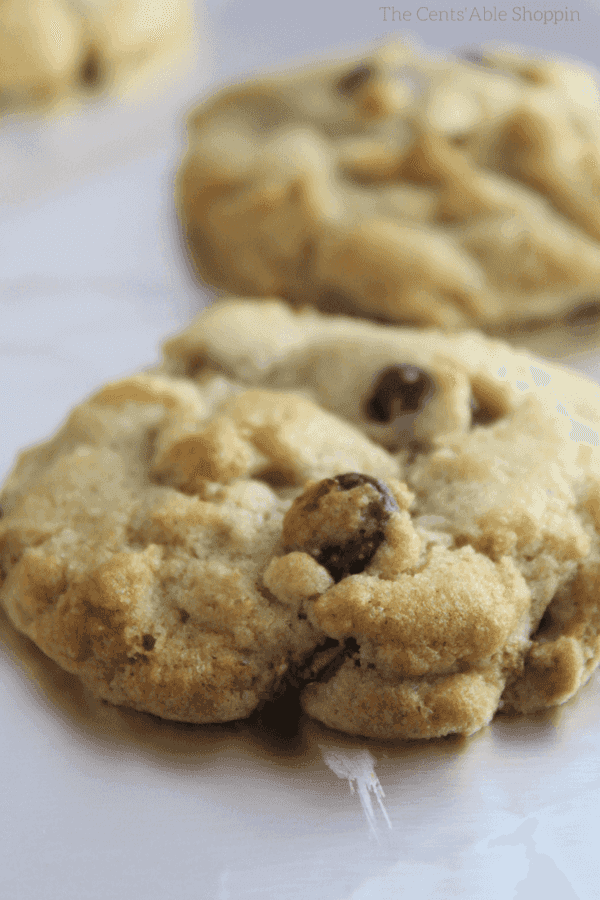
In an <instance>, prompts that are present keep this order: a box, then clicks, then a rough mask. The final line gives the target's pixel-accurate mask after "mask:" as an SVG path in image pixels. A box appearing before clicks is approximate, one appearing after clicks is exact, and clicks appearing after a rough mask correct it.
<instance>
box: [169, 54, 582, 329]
mask: <svg viewBox="0 0 600 900" xmlns="http://www.w3.org/2000/svg"><path fill="white" fill-rule="evenodd" d="M599 123H600V99H599V96H598V88H597V84H596V81H595V77H594V76H593V75H592V74H591V72H590V71H588V70H586V69H585V68H584V67H583V66H581V67H578V66H576V65H574V64H573V63H571V62H570V61H568V60H561V59H543V58H534V57H532V55H531V53H528V52H526V51H524V50H523V51H521V50H518V49H516V50H515V49H514V48H513V49H510V50H509V49H506V48H503V47H499V46H484V47H482V49H481V52H479V53H478V54H477V55H476V56H474V55H473V54H471V53H469V54H466V56H465V58H460V57H458V56H455V57H451V56H442V55H439V54H437V55H436V54H434V53H432V52H427V51H426V50H425V49H423V48H421V47H418V46H415V45H413V44H411V43H409V42H408V41H406V40H398V41H395V42H391V43H388V44H385V45H383V46H380V47H375V48H374V47H370V48H367V49H366V50H365V51H364V52H363V53H362V54H360V55H358V56H355V57H352V58H348V59H342V60H335V61H333V62H331V63H329V64H320V65H317V64H315V65H313V66H311V67H302V66H290V67H288V68H287V70H286V72H285V73H280V74H275V75H271V76H265V77H256V78H253V79H251V80H248V81H246V82H245V83H241V84H240V83H239V82H238V83H236V84H235V85H233V86H231V87H228V88H225V89H223V90H222V91H221V92H219V93H217V94H216V95H215V96H213V97H212V98H210V99H209V100H207V101H205V102H203V103H202V104H201V105H200V106H199V107H198V108H197V109H196V110H195V112H194V113H193V114H192V115H191V117H190V119H189V148H188V151H187V153H186V155H185V158H184V159H183V162H182V165H181V169H180V172H179V176H178V181H177V188H176V200H177V206H178V210H179V216H180V220H181V225H182V231H183V236H184V240H185V244H186V247H187V249H188V251H189V256H190V259H191V261H192V264H193V266H194V267H195V269H196V271H197V273H198V275H199V276H200V277H201V278H202V279H204V280H205V281H206V282H208V284H210V285H213V286H215V287H217V288H219V289H222V290H225V291H227V292H234V293H239V294H242V295H246V296H254V297H259V296H277V297H284V298H286V299H287V300H288V301H290V302H292V303H294V304H295V305H299V306H302V305H304V304H313V305H316V306H317V307H319V308H320V309H321V310H322V311H325V312H335V313H345V314H351V315H358V316H361V317H367V318H374V319H377V320H381V321H388V322H401V323H412V324H421V325H423V324H425V325H431V324H434V325H438V326H443V327H446V328H459V327H464V326H468V325H477V326H478V327H481V328H483V329H485V330H488V331H502V330H506V329H513V328H514V327H516V326H518V325H521V326H522V325H525V324H530V323H531V322H543V321H550V320H553V319H556V318H557V317H562V316H565V315H567V314H569V313H572V312H573V311H574V310H576V309H579V308H581V307H585V308H588V307H589V306H590V304H592V305H594V304H595V305H597V303H598V288H597V285H598V280H599V277H600V174H599V173H600V124H599Z"/></svg>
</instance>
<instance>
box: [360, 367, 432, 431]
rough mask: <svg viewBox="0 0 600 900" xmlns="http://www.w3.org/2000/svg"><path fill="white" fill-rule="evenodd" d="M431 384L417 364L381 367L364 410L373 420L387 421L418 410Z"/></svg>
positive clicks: (428, 377) (429, 378) (425, 373)
mask: <svg viewBox="0 0 600 900" xmlns="http://www.w3.org/2000/svg"><path fill="white" fill-rule="evenodd" d="M431 387H432V380H431V377H430V376H429V375H428V374H427V372H424V371H423V369H419V368H418V367H417V366H411V365H407V364H400V365H397V366H389V368H387V369H384V370H383V371H382V372H381V373H380V374H379V376H378V378H377V380H376V381H375V386H374V388H373V391H372V393H371V395H370V397H369V398H368V400H367V401H366V403H365V406H364V411H365V414H366V415H367V417H368V418H369V419H370V420H371V421H372V422H382V423H388V422H391V421H392V419H393V418H394V417H395V416H396V415H400V414H402V413H411V412H417V410H418V409H419V408H420V406H421V405H422V402H423V400H424V398H425V396H426V395H427V394H428V393H429V391H430V390H431Z"/></svg>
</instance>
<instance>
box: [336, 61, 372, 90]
mask: <svg viewBox="0 0 600 900" xmlns="http://www.w3.org/2000/svg"><path fill="white" fill-rule="evenodd" d="M373 74H374V72H373V69H372V68H371V67H370V66H367V65H364V63H363V64H362V65H360V66H357V67H356V68H355V69H352V71H351V72H348V74H347V75H344V76H343V77H342V78H340V80H339V81H338V83H337V89H338V91H339V92H340V94H354V93H355V92H356V91H357V90H358V89H359V88H361V87H362V86H363V85H364V84H366V83H367V81H368V80H369V79H370V78H372V76H373Z"/></svg>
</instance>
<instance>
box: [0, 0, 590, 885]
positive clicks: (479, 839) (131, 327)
mask: <svg viewBox="0 0 600 900" xmlns="http://www.w3.org/2000/svg"><path fill="white" fill-rule="evenodd" d="M207 5H208V22H207V24H206V28H207V31H208V33H210V35H211V41H210V47H208V46H206V47H205V48H203V54H204V55H203V62H202V63H201V64H199V65H198V68H197V69H196V70H195V72H196V74H195V76H194V78H195V81H194V80H193V79H192V78H190V79H188V80H187V81H186V82H185V83H183V84H179V85H178V86H177V87H175V88H174V89H173V90H172V91H171V92H169V93H166V94H165V95H164V96H163V98H162V100H161V101H160V102H159V103H157V104H154V105H151V104H147V105H146V106H144V104H143V103H139V104H138V105H131V104H130V105H127V104H121V105H120V106H118V107H117V108H115V107H109V108H103V107H102V106H98V107H95V108H94V109H89V110H86V111H82V112H80V113H79V114H73V115H72V116H70V117H69V118H68V120H64V121H59V122H52V121H49V122H46V123H43V122H40V121H38V120H21V121H12V122H9V123H5V124H4V125H3V126H0V203H1V204H2V205H1V206H0V289H1V293H0V317H1V319H0V321H1V329H0V385H1V387H2V390H1V392H0V434H1V440H0V478H2V479H3V478H4V476H5V474H6V473H7V471H8V469H9V467H10V466H11V464H12V462H13V460H14V457H15V454H16V453H17V452H18V450H19V449H20V448H21V447H23V446H25V445H28V444H31V443H33V442H36V441H39V440H41V439H44V438H45V437H46V436H48V434H49V433H50V432H51V431H53V430H54V429H55V428H56V426H57V425H58V424H59V422H60V421H61V420H62V418H64V416H65V415H66V413H67V412H68V410H69V409H70V408H71V407H72V406H73V404H74V403H76V402H77V401H79V400H81V399H82V398H83V397H84V396H86V395H87V394H88V393H89V392H90V391H92V390H93V389H95V388H96V387H97V386H98V385H99V384H100V383H102V382H104V381H106V380H108V379H112V378H115V377H118V376H120V375H124V374H126V373H128V372H132V371H135V370H136V369H139V368H140V367H143V366H147V365H151V364H152V363H153V362H154V361H155V360H156V359H157V348H158V344H159V341H160V340H161V339H162V338H163V337H164V336H165V334H166V333H169V332H172V331H174V330H176V329H178V328H179V327H181V326H182V325H184V324H185V323H186V322H187V321H189V319H190V318H191V316H192V315H193V314H194V313H195V312H196V311H197V310H198V309H200V308H201V307H202V305H203V304H204V303H206V302H208V296H207V295H206V294H203V293H202V292H201V291H200V290H199V289H198V288H197V287H195V286H194V285H193V283H192V281H191V279H190V278H189V276H188V273H187V269H186V266H185V263H184V261H183V257H182V254H181V252H180V249H179V245H178V240H177V232H176V227H175V220H174V213H173V208H172V177H173V171H174V168H175V165H176V161H177V159H178V156H179V153H180V152H181V146H182V140H183V126H182V122H183V110H184V108H185V107H186V106H187V105H188V104H189V101H190V99H191V97H193V96H194V95H195V94H196V93H197V92H200V91H201V90H206V89H207V88H208V86H209V85H210V84H213V83H215V82H218V81H220V80H221V79H222V78H224V77H226V76H228V75H232V74H235V73H238V72H241V71H243V70H245V69H248V68H250V67H251V66H254V65H262V64H264V65H270V64H272V63H276V62H282V61H284V60H285V59H287V58H288V57H291V56H293V55H294V53H305V52H307V51H310V50H318V51H321V50H324V49H325V48H326V47H328V46H330V45H336V46H341V45H344V44H349V43H354V44H358V43H360V42H361V41H364V40H365V39H368V38H370V37H376V36H379V35H382V34H385V33H389V23H383V21H380V18H378V16H379V17H381V13H380V12H379V8H378V4H374V5H372V6H371V5H370V4H367V3H366V2H362V0H361V2H360V3H359V4H356V3H354V4H350V3H347V2H344V3H342V2H341V0H336V2H335V3H333V4H331V3H330V4H327V8H326V9H325V8H324V6H325V5H324V4H322V3H316V2H313V0H307V2H304V3H302V4H292V5H289V6H288V5H285V4H281V3H279V4H275V3H270V2H268V0H264V2H255V0H229V2H223V0H219V2H217V0H208V3H207ZM397 8H399V7H397ZM419 8H421V7H419V6H418V4H414V5H413V6H411V7H409V6H408V5H405V6H402V9H407V10H408V9H410V10H412V12H413V20H414V19H415V16H416V11H417V9H419ZM441 8H442V7H440V6H436V7H434V6H430V7H428V9H441ZM444 8H446V7H444ZM449 8H450V7H448V9H449ZM461 8H462V7H461ZM490 8H491V7H490ZM496 8H497V9H500V7H499V6H497V7H496ZM506 8H507V9H509V13H510V10H512V6H511V7H510V8H509V7H506ZM534 8H537V7H533V6H532V7H531V9H534ZM540 8H541V7H540ZM569 8H570V9H575V7H569ZM471 9H472V8H471V7H470V8H469V10H471ZM478 9H479V11H480V13H481V14H482V15H483V6H482V7H478ZM578 10H579V12H580V17H581V20H582V21H581V27H579V26H577V28H573V29H572V28H570V27H568V26H567V25H562V26H559V25H556V26H547V27H546V28H544V27H543V26H540V25H535V26H533V25H532V26H531V27H529V26H527V27H526V26H524V25H522V23H516V24H515V23H509V24H506V25H502V26H501V25H500V23H495V24H494V23H487V24H486V23H483V24H481V23H478V22H477V20H476V19H475V20H474V21H473V22H471V23H464V22H463V23H457V25H456V26H454V25H453V26H452V28H450V27H448V26H446V27H445V28H444V30H443V31H442V28H441V26H440V24H439V23H435V22H432V21H427V22H425V23H422V24H421V25H420V26H419V28H414V29H413V30H414V32H416V33H417V34H420V36H421V38H422V39H423V41H424V42H426V43H428V44H430V45H438V46H446V47H456V46H459V45H464V44H470V43H475V42H477V41H479V40H482V39H484V40H485V39H495V38H503V39H504V38H507V39H510V40H512V41H516V42H520V43H523V44H528V45H530V46H539V47H545V48H547V49H548V50H565V51H566V52H569V53H572V54H579V55H580V56H581V57H583V58H584V59H586V60H588V61H590V62H595V63H596V64H598V63H600V49H598V47H599V42H598V37H599V32H600V28H599V27H598V26H599V24H600V17H599V15H598V13H596V12H594V10H593V8H592V7H591V6H587V5H581V6H580V7H578ZM509 17H510V15H509ZM467 24H468V26H469V27H467ZM459 25H460V27H458V26H459ZM509 25H510V27H509ZM419 29H420V30H419ZM533 343H535V341H533ZM538 347H539V348H540V349H542V350H543V349H546V351H547V352H548V353H550V354H551V355H553V356H563V357H564V356H565V352H567V356H568V358H567V362H568V363H569V364H571V365H574V366H576V367H578V368H580V369H582V370H584V371H586V372H588V374H590V375H591V376H592V377H594V378H596V379H597V380H600V355H599V354H598V353H597V352H596V351H595V349H594V346H593V344H592V343H591V342H590V341H588V343H587V344H586V343H585V341H584V340H583V338H582V337H581V335H580V334H579V333H577V332H576V331H572V332H571V333H570V334H566V335H562V336H561V337H560V338H559V339H558V340H557V338H556V336H554V337H553V338H548V340H547V341H546V342H545V343H544V339H540V340H539V341H538ZM557 348H558V349H557ZM565 348H566V351H565ZM569 354H570V355H569ZM372 771H374V773H375V775H374V776H372V775H371V772H372ZM336 772H337V773H340V777H338V774H336ZM344 772H345V774H344ZM0 773H1V774H0V796H1V797H2V799H1V801H0V806H1V808H2V816H1V817H0V896H1V897H2V898H5V900H54V898H56V900H105V898H110V900H137V898H140V900H141V898H143V900H170V898H177V900H204V898H206V900H213V898H214V900H255V898H256V900H271V898H273V900H308V898H310V900H313V898H314V900H392V898H394V900H396V898H399V897H406V898H411V900H421V898H426V900H430V898H431V900H446V898H461V900H481V898H485V900H510V898H517V900H529V898H532V900H533V898H537V897H544V898H545V900H554V898H556V900H592V898H596V897H597V895H598V887H597V885H598V884H599V883H600V863H599V854H598V852H597V844H598V838H599V836H600V820H599V816H598V812H597V811H598V809H600V679H599V678H598V677H597V676H594V677H593V678H592V680H591V681H590V683H589V684H588V685H587V686H586V687H585V688H584V689H583V690H582V691H581V692H580V694H579V695H578V696H577V697H576V698H575V699H574V700H573V701H571V702H570V703H568V704H566V705H565V706H564V707H562V708H560V709H558V710H556V711H553V712H551V713H548V714H545V715H542V716H537V717H529V718H523V719H502V718H499V719H497V720H496V721H495V722H494V723H493V724H492V726H491V727H489V728H486V729H484V730H483V731H482V732H481V733H479V734H478V735H475V736H474V737H473V738H471V739H469V740H466V741H462V740H456V739H449V740H445V741H436V742H431V743H429V744H414V745H410V744H404V745H400V746H397V747H394V746H392V745H384V744H377V743H375V742H372V741H366V740H359V739H351V738H346V737H344V736H343V735H338V734H336V733H335V732H333V731H330V730H328V729H326V728H324V727H321V726H319V725H318V724H316V723H313V722H311V721H310V720H305V721H303V722H302V723H301V728H300V732H299V735H298V737H297V739H295V740H294V741H292V742H288V743H287V744H286V743H285V742H284V741H282V740H281V739H277V737H276V735H274V734H272V733H269V731H268V730H266V729H264V728H262V729H261V728H260V727H258V726H256V725H248V724H244V723H241V724H232V725H230V726H215V727H190V726H183V725H177V724H172V723H166V722H160V721H159V720H156V719H153V718H152V717H148V716H144V715H142V714H137V713H133V712H129V711H124V710H117V709H114V708H111V707H108V706H104V705H102V704H98V703H96V702H94V701H93V700H91V699H90V698H89V697H88V696H87V695H86V694H84V692H83V691H82V689H81V687H80V686H79V683H78V682H77V680H76V679H73V678H72V677H71V676H69V675H67V674H65V673H63V672H62V671H61V670H60V669H59V668H58V667H57V666H55V665H54V664H53V663H51V662H50V661H49V660H47V659H46V658H45V657H44V656H43V655H42V654H41V653H40V652H39V651H37V650H36V649H35V648H34V647H33V646H32V645H31V644H30V643H29V642H28V641H27V640H26V639H25V638H23V637H21V636H20V635H19V634H17V633H16V632H15V631H14V629H13V628H12V627H11V626H10V625H9V624H8V623H7V622H6V619H5V618H4V617H3V616H2V617H0ZM353 775H354V776H356V781H355V782H353V784H355V786H356V787H357V788H359V787H361V786H362V789H363V795H364V796H363V797H362V802H361V792H360V791H359V790H357V791H356V792H355V793H351V791H350V779H349V776H353ZM377 778H378V780H379V781H378V782H377V780H376V779H377ZM378 783H379V784H380V785H381V788H382V789H383V791H384V792H385V797H383V798H380V799H381V803H382V805H383V808H382V807H381V806H380V805H379V802H378V800H377V796H376V791H375V790H374V789H375V788H376V787H377V784H378ZM369 788H370V789H371V790H369ZM365 796H366V798H367V799H369V800H370V801H371V802H372V804H373V809H372V814H371V819H370V820H369V815H367V813H368V812H369V808H368V803H366V802H365ZM363 804H364V805H363ZM384 810H385V813H386V814H387V816H388V817H389V825H391V827H389V825H388V822H387V821H386V816H385V815H384Z"/></svg>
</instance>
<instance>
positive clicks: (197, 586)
mask: <svg viewBox="0 0 600 900" xmlns="http://www.w3.org/2000/svg"><path fill="white" fill-rule="evenodd" d="M599 427H600V389H599V388H598V386H597V385H594V384H592V383H590V382H588V381H586V380H584V379H582V378H580V377H579V376H577V375H575V374H573V373H569V372H567V371H564V370H561V369H559V368H558V367H555V366H551V365H547V364H546V363H544V362H542V361H540V360H538V359H536V358H534V357H531V356H528V355H526V354H522V353H517V352H515V351H514V350H512V349H509V348H508V347H507V346H505V345H504V344H502V343H500V342H493V341H491V340H490V339H486V338H483V337H481V336H479V335H477V334H465V335H461V336H454V337H449V336H445V335H443V334H440V333H436V332H432V331H428V332H419V331H416V330H408V329H406V330H403V329H397V328H390V327H383V326H379V325H375V324H370V323H365V322H359V321H358V320H355V319H354V320H353V319H343V318H339V317H329V316H326V315H323V314H320V313H318V312H317V311H315V310H305V311H303V312H302V313H297V312H295V311H293V310H292V309H291V308H289V307H287V306H286V305H285V304H283V303H280V302H275V301H256V302H252V301H249V300H247V299H244V300H230V301H227V302H225V301H223V302H221V303H219V304H217V305H215V306H214V307H213V308H211V309H210V310H208V311H207V312H206V313H204V314H203V315H202V316H201V317H200V318H199V319H198V320H197V321H196V322H195V323H193V324H192V325H191V326H190V327H189V328H188V329H186V330H185V331H184V332H183V333H181V334H180V335H177V336H175V337H174V338H172V339H171V340H169V341H168V342H167V343H166V344H165V347H164V357H163V362H162V364H161V366H160V367H158V368H157V369H156V370H154V371H150V372H147V373H142V374H140V375H137V376H133V377H130V378H127V379H124V380H122V381H119V382H116V383H113V384H109V385H107V386H105V387H104V388H102V389H101V390H100V391H99V392H98V393H97V394H95V395H94V396H93V397H91V398H90V399H89V400H88V401H87V402H85V403H83V404H82V405H81V406H79V407H77V408H76V409H75V410H74V411H73V412H72V414H71V415H70V416H69V418H68V419H67V421H66V422H65V424H64V425H63V426H62V428H61V429H60V430H59V431H58V432H57V434H56V435H55V436H54V437H53V438H51V439H50V440H49V441H48V442H47V443H45V444H42V445H40V446H38V447H35V448H33V449H31V450H28V451H26V452H24V453H23V454H22V455H21V456H20V457H19V459H18V461H17V464H16V466H15V468H14V470H13V472H12V474H11V475H10V477H9V479H8V481H7V483H6V484H5V485H4V487H3V489H2V494H1V495H0V505H1V506H2V508H3V510H4V515H3V517H2V519H0V583H1V587H0V596H1V599H2V603H3V605H4V607H5V608H6V610H7V612H8V615H9V616H10V618H11V620H12V621H13V623H14V624H15V625H16V627H17V628H19V629H20V630H22V631H23V632H25V633H26V634H27V635H29V636H30V637H31V638H32V639H33V640H34V641H35V642H36V643H37V644H38V645H39V646H40V647H41V648H42V650H43V651H44V652H45V653H47V654H48V655H49V656H50V657H52V659H54V660H56V661H57V662H58V663H59V664H60V665H61V666H63V667H64V668H65V669H67V670H68V671H69V672H73V673H76V674H77V675H78V676H79V677H80V678H81V679H82V680H83V682H84V684H85V685H87V687H88V688H89V689H90V690H91V691H92V692H93V693H94V694H95V695H97V696H99V697H102V698H104V699H106V700H108V701H110V702H112V703H115V704H123V705H127V706H131V707H134V708H136V709H140V710H145V711H148V712H151V713H154V714H156V715H159V716H163V717H165V718H171V719H177V720H182V721H187V722H197V723H202V722H224V721H229V720H232V719H237V718H242V717H246V716H248V715H250V714H251V713H252V711H253V710H255V709H256V708H257V707H260V706H261V704H264V703H266V702H268V701H269V699H270V698H272V697H273V696H275V695H280V694H281V692H282V690H283V689H284V687H285V685H286V684H292V685H294V687H295V688H297V689H299V690H300V694H301V701H302V704H303V707H304V709H305V711H306V712H307V713H309V714H310V715H311V716H313V717H315V718H316V719H318V720H320V721H321V722H324V723H325V724H327V725H329V726H331V727H334V728H337V729H340V730H342V731H345V732H349V733H353V734H359V735H366V736H371V737H377V738H385V739H406V738H429V737H436V736H442V735H445V734H449V733H461V734H471V733H473V732H475V731H477V730H478V729H479V728H481V727H482V726H483V725H485V724H486V723H488V722H489V721H490V720H491V719H492V717H493V716H494V714H495V713H496V711H497V710H502V711H506V712H529V711H531V710H536V709H542V708H545V707H547V706H552V705H555V704H559V703H562V702H563V701H565V700H567V699H568V698H569V697H571V696H572V695H573V694H574V693H575V692H576V691H577V689H578V688H579V687H580V686H581V685H582V684H583V683H584V682H585V681H586V680H587V679H588V678H589V676H590V675H591V673H592V672H593V670H594V669H595V667H596V666H597V664H598V661H599V660H600V599H599V598H600V594H599V586H600V534H599V532H600V453H599V450H598V443H599V440H598V428H599Z"/></svg>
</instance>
